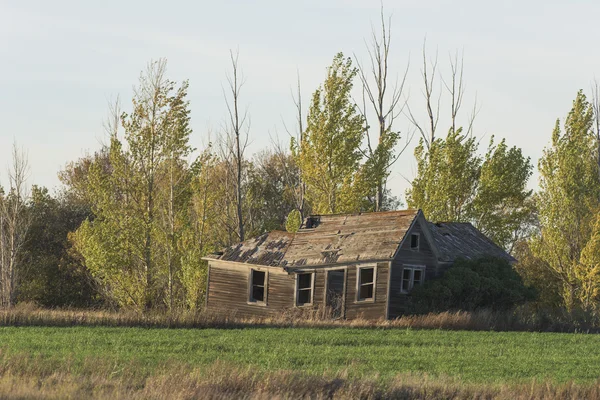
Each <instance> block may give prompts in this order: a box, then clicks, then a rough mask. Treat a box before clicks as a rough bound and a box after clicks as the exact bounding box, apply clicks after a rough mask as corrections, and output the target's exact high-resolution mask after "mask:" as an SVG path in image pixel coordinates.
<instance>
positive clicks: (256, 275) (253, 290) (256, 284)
mask: <svg viewBox="0 0 600 400" xmlns="http://www.w3.org/2000/svg"><path fill="white" fill-rule="evenodd" d="M266 278H267V274H266V272H265V271H257V270H255V269H253V270H252V272H251V275H250V281H251V282H250V285H251V286H250V301H252V302H256V303H264V302H265V297H266V296H265V294H266V293H265V288H266Z"/></svg>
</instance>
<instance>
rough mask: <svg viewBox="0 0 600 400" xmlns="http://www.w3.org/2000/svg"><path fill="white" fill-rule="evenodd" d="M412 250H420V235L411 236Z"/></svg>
mask: <svg viewBox="0 0 600 400" xmlns="http://www.w3.org/2000/svg"><path fill="white" fill-rule="evenodd" d="M410 249H411V250H419V234H418V233H413V234H412V235H410Z"/></svg>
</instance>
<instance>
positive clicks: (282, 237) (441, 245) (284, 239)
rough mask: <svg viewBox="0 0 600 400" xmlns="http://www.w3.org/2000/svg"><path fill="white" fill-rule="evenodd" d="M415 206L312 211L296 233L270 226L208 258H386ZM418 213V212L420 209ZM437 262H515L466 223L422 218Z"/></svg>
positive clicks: (308, 262) (304, 261) (289, 262)
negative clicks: (483, 259)
mask: <svg viewBox="0 0 600 400" xmlns="http://www.w3.org/2000/svg"><path fill="white" fill-rule="evenodd" d="M419 214H420V212H419V210H399V211H385V212H369V213H358V214H336V215H311V216H310V217H308V218H307V219H306V220H305V221H304V224H303V225H302V228H301V229H300V230H299V231H298V232H297V233H295V234H293V233H288V232H282V231H273V232H269V233H265V234H263V235H260V236H258V237H255V238H252V239H248V240H246V241H244V242H242V243H238V244H236V245H234V246H231V247H228V248H227V249H225V250H224V251H223V252H221V253H216V254H211V255H210V256H208V257H206V258H207V259H213V260H222V261H233V262H240V263H247V264H254V265H264V266H279V267H302V266H319V265H328V264H338V263H339V264H343V263H348V262H357V261H375V260H377V261H381V260H391V259H392V258H393V257H394V255H395V253H396V250H397V249H398V247H399V245H400V243H401V242H402V240H403V239H404V236H405V235H406V233H407V232H408V230H409V229H410V227H411V226H412V224H413V221H414V220H415V219H416V218H417V217H418V216H419ZM421 215H422V214H421ZM427 227H428V228H429V231H430V232H431V235H432V238H433V241H434V247H435V248H436V249H437V255H438V258H439V261H442V262H453V261H454V260H455V259H457V258H459V257H463V258H467V259H474V258H479V257H482V256H495V257H500V258H504V259H506V260H508V261H511V262H512V261H516V260H515V259H514V258H513V257H511V256H510V255H509V254H507V253H506V252H505V251H504V250H503V249H502V248H500V247H498V246H497V245H496V244H494V242H492V241H491V240H490V239H488V238H487V237H486V236H485V235H484V234H482V233H481V232H479V231H478V230H477V229H476V228H475V227H474V226H473V225H471V224H470V223H458V222H450V223H448V222H444V223H431V222H428V223H427Z"/></svg>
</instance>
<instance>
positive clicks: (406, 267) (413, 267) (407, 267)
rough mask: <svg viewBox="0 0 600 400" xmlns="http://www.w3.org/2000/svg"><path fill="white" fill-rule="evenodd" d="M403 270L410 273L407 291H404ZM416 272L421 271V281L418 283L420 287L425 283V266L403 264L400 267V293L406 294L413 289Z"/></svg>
mask: <svg viewBox="0 0 600 400" xmlns="http://www.w3.org/2000/svg"><path fill="white" fill-rule="evenodd" d="M405 270H409V271H411V272H410V279H409V288H408V289H404V271H405ZM417 270H418V271H421V281H420V282H419V285H422V284H423V282H425V271H426V266H425V265H415V264H403V265H402V274H401V276H400V292H401V293H404V294H408V293H410V291H411V290H412V289H413V288H414V287H415V271H417Z"/></svg>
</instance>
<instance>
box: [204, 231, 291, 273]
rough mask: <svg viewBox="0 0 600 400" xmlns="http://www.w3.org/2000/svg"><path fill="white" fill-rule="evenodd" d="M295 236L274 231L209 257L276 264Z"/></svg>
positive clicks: (249, 262)
mask: <svg viewBox="0 0 600 400" xmlns="http://www.w3.org/2000/svg"><path fill="white" fill-rule="evenodd" d="M293 237H294V234H293V233H289V232H282V231H272V232H268V233H264V234H262V235H260V236H257V237H255V238H252V239H248V240H245V241H243V242H241V243H238V244H236V245H233V246H231V247H228V248H226V249H225V250H224V251H223V252H222V253H216V254H211V255H210V256H208V257H207V258H211V259H215V260H223V261H235V262H242V263H248V264H256V265H267V266H276V265H279V263H280V261H281V259H282V258H283V256H284V255H285V250H286V249H287V247H288V245H289V244H290V242H291V241H292V238H293Z"/></svg>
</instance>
